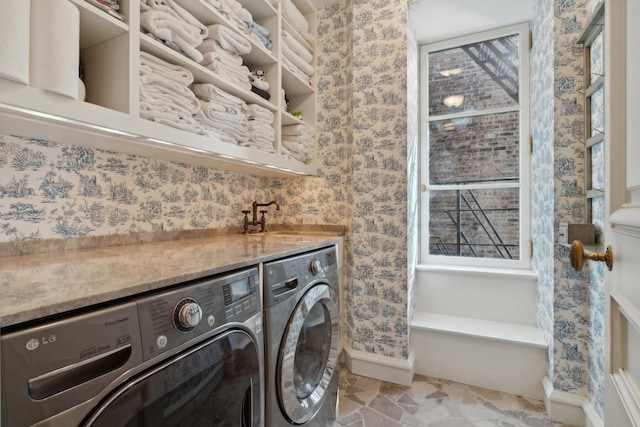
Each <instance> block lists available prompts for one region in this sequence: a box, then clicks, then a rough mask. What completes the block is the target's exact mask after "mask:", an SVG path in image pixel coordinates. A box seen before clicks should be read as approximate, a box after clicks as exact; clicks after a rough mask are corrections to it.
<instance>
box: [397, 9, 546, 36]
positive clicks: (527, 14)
mask: <svg viewBox="0 0 640 427" xmlns="http://www.w3.org/2000/svg"><path fill="white" fill-rule="evenodd" d="M535 1H536V0H409V2H410V3H412V4H411V5H410V6H409V13H410V15H411V22H412V23H413V27H414V28H413V29H414V31H415V35H416V40H417V41H418V44H425V43H432V42H436V41H441V40H447V39H450V38H454V37H459V36H464V35H467V34H472V33H477V32H480V31H485V30H490V29H494V28H499V27H504V26H506V25H511V24H518V23H521V22H525V21H530V20H531V18H532V17H533V10H534V5H535Z"/></svg>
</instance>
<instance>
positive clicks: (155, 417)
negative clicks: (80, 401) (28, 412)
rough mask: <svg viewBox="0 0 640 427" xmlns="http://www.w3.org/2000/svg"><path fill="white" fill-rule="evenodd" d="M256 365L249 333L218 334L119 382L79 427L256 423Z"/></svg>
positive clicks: (257, 426) (238, 426) (245, 426)
mask: <svg viewBox="0 0 640 427" xmlns="http://www.w3.org/2000/svg"><path fill="white" fill-rule="evenodd" d="M260 363H261V359H260V355H259V352H258V347H257V344H256V342H255V341H254V340H253V339H252V337H251V336H250V335H249V334H248V333H246V332H245V331H242V330H233V331H229V332H226V333H223V334H221V335H219V336H217V337H214V338H212V339H210V340H208V341H207V342H205V343H203V344H200V345H198V346H197V347H195V348H192V349H191V350H189V351H187V352H186V353H184V354H181V355H178V356H177V357H174V358H173V359H170V360H169V361H167V362H165V363H163V364H162V365H160V366H158V367H156V368H155V369H152V370H151V371H148V372H146V373H144V374H142V375H141V376H140V377H137V378H135V379H133V380H132V381H131V382H129V383H126V384H124V385H123V386H121V387H120V389H118V391H117V392H116V393H114V394H113V395H112V396H111V397H110V398H108V399H107V400H106V401H105V402H104V403H103V404H102V405H101V406H100V407H99V408H98V409H97V410H96V412H95V413H94V414H93V415H92V416H91V417H90V418H89V420H87V422H86V423H85V424H83V426H85V427H102V426H104V427H143V426H144V427H150V426H153V427H163V426H166V427H169V426H171V427H175V426H186V425H189V426H195V425H207V426H219V427H261V426H262V425H263V424H264V421H263V418H262V406H261V399H262V397H261V391H260V390H261V383H260V381H261V379H260V378H261V371H260Z"/></svg>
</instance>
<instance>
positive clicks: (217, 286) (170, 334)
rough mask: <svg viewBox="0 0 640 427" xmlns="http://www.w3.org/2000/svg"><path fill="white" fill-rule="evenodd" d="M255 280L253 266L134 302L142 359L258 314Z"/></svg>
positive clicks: (196, 281) (255, 272) (199, 280)
mask: <svg viewBox="0 0 640 427" xmlns="http://www.w3.org/2000/svg"><path fill="white" fill-rule="evenodd" d="M258 280H259V275H258V269H257V268H256V267H252V268H250V269H246V270H242V271H238V272H235V273H230V274H227V275H223V276H216V277H209V278H203V279H198V280H194V281H193V282H190V283H183V284H181V285H180V287H179V288H178V289H175V290H172V291H167V292H163V293H160V294H156V295H151V296H149V297H145V298H140V299H138V300H136V303H137V305H138V317H139V321H140V331H141V335H142V354H143V356H144V360H149V359H151V358H153V357H156V356H157V355H159V354H162V353H164V352H166V351H168V350H171V349H173V348H175V347H177V346H179V345H182V344H184V343H186V342H187V341H190V340H192V339H195V338H198V337H200V336H202V335H205V334H208V333H210V332H212V331H214V330H216V329H218V328H220V327H221V326H223V325H226V324H228V323H229V322H244V321H246V320H248V319H250V318H251V317H253V316H254V315H256V314H258V313H260V312H261V311H262V307H261V305H260V296H259V293H258Z"/></svg>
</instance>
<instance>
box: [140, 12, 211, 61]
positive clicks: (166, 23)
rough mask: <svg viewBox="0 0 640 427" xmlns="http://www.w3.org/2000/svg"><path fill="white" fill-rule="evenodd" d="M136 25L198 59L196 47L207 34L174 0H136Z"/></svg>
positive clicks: (170, 45)
mask: <svg viewBox="0 0 640 427" xmlns="http://www.w3.org/2000/svg"><path fill="white" fill-rule="evenodd" d="M140 26H141V27H142V29H144V31H146V32H147V33H149V34H151V35H152V36H153V37H155V38H156V39H158V40H160V41H162V42H164V43H165V44H166V45H167V46H169V47H171V48H172V49H174V50H176V51H178V52H181V53H183V54H184V55H186V56H187V57H189V58H191V59H193V60H194V61H196V62H200V61H202V54H201V53H200V52H199V51H198V50H197V49H196V48H197V47H198V46H200V45H201V44H202V41H203V40H204V39H205V38H206V37H207V35H208V30H207V27H205V26H204V25H203V24H202V23H200V21H198V20H197V19H196V18H195V17H194V16H193V15H191V14H190V13H189V12H187V11H186V10H185V9H183V8H182V7H180V6H179V5H178V4H177V3H176V2H175V0H140Z"/></svg>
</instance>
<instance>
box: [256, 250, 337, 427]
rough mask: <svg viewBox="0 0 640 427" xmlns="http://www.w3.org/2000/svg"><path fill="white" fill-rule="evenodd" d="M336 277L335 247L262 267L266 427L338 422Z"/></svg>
mask: <svg viewBox="0 0 640 427" xmlns="http://www.w3.org/2000/svg"><path fill="white" fill-rule="evenodd" d="M338 274H339V273H338V260H337V252H336V248H335V246H331V247H328V248H323V249H320V250H315V251H312V252H308V253H304V254H300V255H297V256H293V257H288V258H284V259H281V260H277V261H273V262H268V263H265V264H264V289H263V293H264V305H263V308H264V320H265V322H264V323H265V331H264V333H265V356H266V362H265V372H266V376H267V378H266V380H265V384H266V392H265V399H266V400H265V419H266V426H267V427H283V426H287V425H302V426H307V427H310V426H322V427H324V426H326V425H327V421H328V420H332V419H335V418H336V413H337V405H338V371H339V364H338V356H339V351H340V309H339V307H340V304H339V280H338V277H339V276H338Z"/></svg>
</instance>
